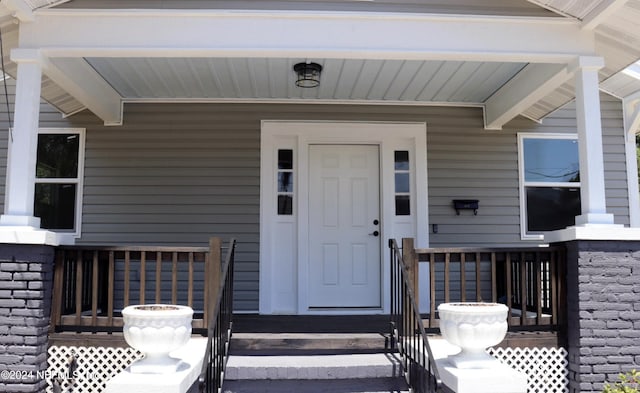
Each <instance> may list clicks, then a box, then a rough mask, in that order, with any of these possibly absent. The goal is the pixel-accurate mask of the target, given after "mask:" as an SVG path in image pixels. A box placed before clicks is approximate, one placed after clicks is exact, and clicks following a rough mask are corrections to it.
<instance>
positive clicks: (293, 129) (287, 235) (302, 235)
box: [260, 121, 429, 314]
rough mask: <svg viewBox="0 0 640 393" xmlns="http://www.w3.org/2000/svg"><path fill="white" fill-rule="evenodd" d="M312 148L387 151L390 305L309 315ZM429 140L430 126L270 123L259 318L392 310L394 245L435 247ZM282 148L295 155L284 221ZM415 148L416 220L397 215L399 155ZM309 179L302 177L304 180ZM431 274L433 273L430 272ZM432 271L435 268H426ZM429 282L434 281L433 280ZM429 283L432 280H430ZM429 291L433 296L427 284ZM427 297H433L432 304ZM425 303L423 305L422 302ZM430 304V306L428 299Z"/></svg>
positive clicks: (383, 228) (264, 140) (384, 230)
mask: <svg viewBox="0 0 640 393" xmlns="http://www.w3.org/2000/svg"><path fill="white" fill-rule="evenodd" d="M311 144H341V145H344V144H370V145H371V144H373V145H378V146H380V177H381V178H380V190H381V195H380V197H381V198H380V206H381V216H380V233H381V242H380V243H381V244H380V247H381V255H382V258H383V260H382V265H383V266H382V283H381V285H382V294H383V307H382V308H379V309H326V310H310V309H309V307H308V299H307V297H306V288H307V284H308V281H307V280H308V270H307V266H306V262H305V261H307V260H308V247H307V244H308V240H309V239H308V215H307V214H305V212H308V209H309V208H310V207H309V206H308V184H307V179H306V176H303V174H305V173H308V169H309V168H308V157H307V155H306V153H305V152H307V151H308V147H309V145H311ZM426 146H427V139H426V124H425V123H386V122H297V121H263V122H262V132H261V174H260V178H261V182H260V184H261V185H260V313H262V314H372V313H386V312H388V310H389V285H388V283H389V276H388V271H389V269H388V264H389V260H388V254H389V253H388V252H387V249H386V247H387V240H388V239H390V238H402V237H414V238H416V239H417V240H416V246H417V247H421V248H422V247H428V246H429V239H428V195H427V148H426ZM278 149H292V150H293V151H294V154H293V159H294V176H293V179H294V180H293V181H294V207H293V215H290V216H282V215H280V216H278V215H277V214H276V213H277V210H276V209H277V200H276V172H277V170H276V168H277V152H278ZM395 150H407V151H409V156H410V162H411V163H412V176H411V187H412V198H411V215H409V216H396V215H395V187H394V185H393V182H394V151H395ZM301 174H302V175H301ZM425 270H426V269H425ZM425 273H428V271H425ZM426 279H428V277H426ZM426 282H428V281H426ZM424 287H425V292H426V293H428V286H426V285H425V286H424ZM425 300H426V299H425ZM421 303H422V301H421ZM425 304H428V302H426V303H425Z"/></svg>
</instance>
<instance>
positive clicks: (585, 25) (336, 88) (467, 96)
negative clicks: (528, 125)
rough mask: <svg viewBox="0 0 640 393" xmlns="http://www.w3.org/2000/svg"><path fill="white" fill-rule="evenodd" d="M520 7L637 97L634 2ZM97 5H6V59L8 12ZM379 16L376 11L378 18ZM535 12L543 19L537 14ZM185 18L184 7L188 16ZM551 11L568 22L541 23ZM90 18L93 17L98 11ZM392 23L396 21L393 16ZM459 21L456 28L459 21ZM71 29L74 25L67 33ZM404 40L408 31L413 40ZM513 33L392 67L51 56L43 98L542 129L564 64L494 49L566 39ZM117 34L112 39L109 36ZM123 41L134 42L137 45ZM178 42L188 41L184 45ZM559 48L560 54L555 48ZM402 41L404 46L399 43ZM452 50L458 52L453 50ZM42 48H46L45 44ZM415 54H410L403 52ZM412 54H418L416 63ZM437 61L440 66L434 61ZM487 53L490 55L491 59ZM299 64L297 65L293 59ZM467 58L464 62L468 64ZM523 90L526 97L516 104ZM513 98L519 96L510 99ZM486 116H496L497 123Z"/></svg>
mask: <svg viewBox="0 0 640 393" xmlns="http://www.w3.org/2000/svg"><path fill="white" fill-rule="evenodd" d="M526 2H527V3H525V1H524V0H522V1H520V0H519V1H518V2H517V6H514V5H513V4H511V7H512V8H514V7H515V8H514V9H512V10H511V11H508V12H511V15H519V16H518V17H519V18H528V19H527V22H525V23H524V24H521V25H519V26H526V25H528V23H531V22H532V21H533V19H532V18H537V17H540V19H538V20H540V21H542V23H543V24H544V23H548V21H549V19H570V20H573V21H576V22H578V23H579V25H580V29H581V30H582V31H583V32H586V33H587V34H593V43H594V44H595V53H594V54H595V55H598V56H602V57H604V59H605V64H606V65H605V67H604V68H603V69H602V70H601V71H600V80H601V82H603V84H602V87H603V89H604V90H605V91H608V92H610V93H612V94H614V95H616V96H618V97H621V98H624V97H628V96H630V95H632V96H638V93H637V92H638V91H640V86H638V87H637V88H636V84H635V83H627V82H629V81H630V79H628V75H627V76H625V74H620V72H621V71H623V70H624V69H626V67H628V66H629V65H631V64H634V63H635V62H636V61H638V60H639V59H640V25H639V24H638V23H637V21H638V20H640V0H580V1H578V0H570V1H568V0H526ZM147 3H148V4H150V5H155V8H168V6H167V5H166V4H179V2H166V4H165V2H164V1H163V2H158V1H155V2H154V1H146V0H144V1H143V0H139V1H138V2H137V3H135V4H139V5H141V4H147ZM195 3H197V2H189V4H195ZM263 3H264V2H263ZM268 3H269V4H271V5H272V6H273V7H276V9H278V10H282V9H287V10H296V9H298V10H300V9H306V8H305V7H312V8H313V7H318V6H321V7H322V8H321V9H322V10H326V11H327V12H331V10H333V9H335V8H336V7H334V6H332V4H334V2H332V1H321V2H318V1H312V0H307V1H287V2H281V1H275V2H268ZM350 3H353V4H354V5H353V6H354V7H355V6H357V7H360V4H364V3H362V2H350ZM91 4H93V6H92V7H90V6H89V5H91ZM96 4H98V3H97V2H92V1H87V0H79V1H72V2H68V1H65V0H63V1H56V0H3V1H2V3H0V18H1V19H0V26H1V27H2V33H3V45H4V49H5V54H6V53H9V51H10V49H12V48H16V47H18V46H19V45H18V41H19V39H18V33H17V32H18V29H19V24H17V23H13V22H12V19H11V18H8V17H7V15H9V13H11V12H12V13H13V15H14V16H16V17H17V18H18V19H19V20H22V21H28V20H29V17H31V18H33V17H34V15H36V16H37V15H38V13H39V12H40V11H37V10H38V9H40V8H50V7H55V8H61V10H68V9H69V8H71V9H72V10H70V11H80V10H82V9H83V8H94V9H95V8H96ZM99 4H100V7H98V8H103V9H108V8H111V9H114V8H121V7H120V6H118V4H120V3H119V2H116V1H106V2H100V3H99ZM122 4H125V3H122ZM126 4H129V3H126ZM131 4H134V3H131ZM185 4H186V3H185ZM198 4H204V3H198ZM207 4H211V7H213V8H215V7H219V9H224V11H223V12H227V11H231V12H233V10H232V8H234V6H233V5H234V4H236V5H237V8H239V9H240V8H243V7H242V6H240V4H242V5H244V10H245V11H246V10H249V9H252V8H253V7H255V5H256V4H259V2H252V1H243V2H228V1H226V2H225V1H218V2H215V1H212V2H207ZM264 4H266V3H264ZM296 4H298V5H300V4H302V6H300V7H297V8H296ZM336 4H337V3H336ZM341 4H342V3H341ZM366 4H369V3H368V2H367V3H366ZM498 4H501V3H500V2H498V1H494V0H483V2H480V3H479V2H477V1H475V2H472V1H470V0H456V1H455V2H454V3H451V2H442V1H436V0H411V1H409V0H406V1H405V0H388V1H387V0H385V1H382V0H381V1H376V2H375V3H373V2H372V3H371V4H370V5H371V7H373V8H372V9H371V10H369V11H374V13H378V15H382V14H383V13H384V12H385V11H384V10H385V8H384V7H396V8H397V9H398V10H402V12H405V13H406V15H427V14H424V12H425V10H427V9H429V8H430V7H431V8H433V7H436V8H433V9H437V7H441V8H442V9H443V10H444V9H446V8H447V6H450V7H449V8H448V9H449V11H451V10H452V9H453V8H451V7H454V8H455V7H458V9H459V10H460V11H461V12H460V13H467V14H470V15H501V16H498V17H496V18H497V19H495V21H496V22H497V23H503V24H504V23H505V21H506V20H507V19H502V20H501V19H500V18H501V17H504V16H505V15H508V14H505V12H507V11H504V10H502V11H497V10H498V9H500V7H498V8H496V7H497V5H498ZM526 4H528V5H526ZM247 7H248V8H247ZM287 7H289V8H287ZM301 7H302V8H301ZM367 7H368V5H367ZM375 7H382V8H379V9H377V10H376V9H375ZM535 7H537V8H538V10H539V11H536V8H535ZM149 8H154V7H149ZM185 8H190V7H186V6H185ZM196 8H200V7H199V6H198V7H196ZM365 8H366V7H365ZM502 8H504V7H502ZM5 9H6V10H8V11H9V13H7V12H6V10H5ZM390 9H391V8H389V9H388V10H387V11H389V10H390ZM107 11H108V10H107ZM365 11H366V10H365ZM549 11H551V12H553V13H555V15H558V16H563V17H564V18H548V15H549ZM29 12H31V15H29ZM134 12H135V11H134ZM240 12H241V13H242V12H243V11H240ZM434 12H436V13H437V12H438V11H437V10H436V11H434ZM365 13H366V12H365ZM92 15H96V11H94V12H93V14H92ZM389 15H391V16H392V17H397V15H398V14H393V13H391V14H389ZM394 15H395V16H394ZM410 18H411V17H410ZM454 18H457V17H456V16H454ZM507 18H508V16H507ZM523 21H524V19H523ZM105 23H107V22H105ZM534 23H535V22H534ZM423 26H424V25H423ZM567 26H568V25H567ZM75 27H76V26H75V25H74V26H73V28H75ZM504 27H506V25H504ZM539 27H540V26H539ZM70 28H71V27H70ZM65 29H66V27H65ZM407 29H408V30H407V31H409V30H411V29H410V28H407ZM517 29H518V34H519V35H518V34H516V35H514V37H508V38H504V37H494V39H493V40H488V41H487V40H486V38H485V40H484V41H481V39H480V38H478V39H475V37H474V35H473V34H471V35H469V36H468V37H470V38H472V41H474V42H478V43H479V42H485V43H486V45H484V47H483V48H481V49H480V50H479V51H478V52H477V53H476V52H472V51H469V49H468V48H471V47H472V44H469V46H468V47H467V48H464V47H460V48H455V49H454V51H456V50H457V51H458V52H456V53H459V54H460V56H451V55H450V54H447V52H446V50H448V48H449V47H444V46H441V47H438V45H437V44H435V43H434V42H436V41H435V40H416V39H415V38H416V37H417V36H420V37H425V35H420V34H417V35H410V36H408V37H413V38H412V39H407V46H406V47H405V46H403V45H404V44H402V45H401V46H402V47H387V49H393V50H396V51H398V52H397V53H396V54H393V53H392V52H389V54H390V55H389V56H387V55H384V54H382V52H380V50H385V49H384V47H383V46H382V45H380V46H379V47H377V50H378V52H366V50H367V49H366V48H364V47H363V48H361V52H360V53H359V54H353V53H348V50H347V49H348V48H345V49H337V51H339V50H343V51H345V53H348V54H347V55H345V56H341V55H340V54H339V53H338V52H332V53H330V55H327V56H322V50H321V51H320V55H319V56H314V55H310V54H308V53H306V51H304V50H303V51H300V50H297V51H296V50H295V48H293V47H292V48H290V49H291V50H288V51H287V50H285V51H281V52H283V53H281V54H280V55H279V56H278V55H273V54H266V53H265V55H264V56H261V54H262V52H261V51H260V50H259V51H258V52H256V53H251V54H249V52H247V51H246V50H245V49H246V48H243V47H242V46H238V47H236V49H242V50H244V52H243V51H242V50H241V51H240V52H239V53H237V54H235V55H234V53H233V48H232V46H233V44H229V45H231V46H230V47H229V48H230V50H229V53H228V54H227V55H225V56H222V55H221V52H219V53H217V54H215V55H213V56H209V55H207V54H205V55H203V56H198V55H193V54H190V55H188V56H185V57H181V56H175V55H172V56H168V57H166V56H162V55H161V54H160V52H158V53H152V54H151V55H150V56H146V55H145V54H144V53H140V54H139V56H137V57H136V56H132V55H131V54H127V55H125V56H118V55H117V54H115V55H114V54H113V53H112V54H109V55H106V56H102V55H101V54H98V53H96V52H95V51H93V52H92V51H90V52H89V53H86V54H84V55H83V56H78V55H77V53H73V52H69V53H67V54H62V55H61V54H60V53H58V54H53V53H51V54H48V55H47V57H46V60H45V64H44V66H45V67H44V68H45V75H44V77H43V90H42V96H43V98H44V99H45V100H47V101H48V102H50V103H51V104H52V105H53V106H55V107H56V108H58V109H59V110H60V111H61V112H63V113H64V114H67V115H69V114H72V113H74V112H77V111H80V110H82V109H84V108H89V109H90V110H92V111H93V112H95V113H96V114H97V115H98V116H99V117H101V118H103V119H114V118H117V117H118V115H117V112H118V110H117V109H116V107H115V106H114V104H113V101H114V100H118V101H119V102H137V101H158V102H160V101H176V100H177V101H181V100H182V101H184V100H192V101H216V102H219V101H232V102H235V101H256V102H319V103H328V102H331V103H334V102H335V103H378V104H380V103H383V104H402V105H479V106H483V107H485V109H486V113H487V114H488V119H487V125H488V127H490V128H500V127H501V126H502V124H504V123H505V122H506V121H508V120H509V118H512V117H514V116H516V115H518V114H521V115H524V116H526V117H529V118H532V119H534V120H540V119H543V118H544V117H545V116H547V115H548V114H550V113H551V112H553V111H555V110H556V109H558V108H559V107H561V106H563V105H564V104H566V103H567V102H569V101H571V100H572V99H573V98H574V96H575V92H574V90H575V89H574V86H573V82H572V78H571V77H570V74H567V72H566V70H562V69H559V68H558V64H559V63H563V62H564V60H563V61H557V59H555V60H553V59H552V58H551V57H549V58H548V59H552V60H551V61H548V62H547V61H546V60H545V59H544V58H543V57H537V58H536V59H535V60H532V61H531V62H529V60H527V59H526V57H519V53H518V49H516V48H517V46H510V47H509V48H508V50H507V52H508V51H511V52H510V53H512V54H517V56H513V57H512V58H503V57H500V56H502V55H499V53H501V52H499V49H498V48H499V46H498V45H501V44H502V45H504V44H507V46H509V45H512V44H511V43H512V42H516V41H518V40H519V41H520V42H521V43H523V44H524V45H525V46H526V49H524V52H527V53H529V54H531V55H534V56H537V55H535V54H536V53H542V52H539V50H540V49H541V48H544V49H542V51H543V52H544V51H547V53H548V54H549V55H552V54H553V53H556V54H558V53H560V52H553V50H555V49H559V48H563V46H562V45H565V46H564V48H565V49H566V48H568V46H566V43H565V42H566V41H567V39H566V35H565V34H563V33H562V32H561V30H560V29H558V30H557V31H554V34H551V35H554V36H555V37H557V38H558V40H554V39H549V37H547V38H542V37H536V38H538V39H537V41H538V42H545V43H546V45H547V47H548V48H553V49H552V50H547V47H539V49H536V47H534V46H531V44H533V41H534V40H528V39H524V40H523V39H522V38H523V37H526V35H525V34H524V28H522V29H521V28H520V27H518V28H517ZM52 31H54V30H52ZM78 31H80V30H78ZM116 31H117V29H116V30H114V32H116ZM294 31H295V30H294ZM503 31H510V30H503ZM537 32H538V33H539V34H542V35H544V33H543V32H544V29H538V30H537ZM574 33H575V32H574ZM572 34H573V33H572ZM54 35H55V34H54ZM116 35H117V33H116ZM165 36H166V35H163V37H165ZM427 36H428V35H427ZM580 36H583V34H581V33H579V32H578V33H576V35H575V37H576V38H577V37H580ZM78 37H79V38H78V39H77V40H76V41H77V43H76V46H77V48H81V47H82V46H81V45H82V38H81V37H82V34H80V35H79V36H78ZM381 37H384V36H381ZM438 37H439V39H438V40H437V41H443V42H444V43H447V42H449V41H448V39H449V38H448V36H447V35H446V34H444V35H441V36H438ZM563 37H565V38H563ZM41 38H42V37H41ZM47 38H48V37H44V41H47ZM129 38H132V39H133V41H136V38H134V37H133V36H130V37H129ZM227 38H229V39H231V41H233V39H235V35H232V34H230V35H229V36H228V37H227ZM440 38H442V40H441V39H440ZM509 38H511V40H509ZM74 39H75V38H74ZM117 39H120V38H116V40H117ZM125 39H126V37H125ZM183 39H184V40H188V37H187V38H183ZM260 39H262V37H260ZM381 39H382V38H381ZM267 40H268V38H267ZM382 40H383V39H382ZM555 41H562V42H563V43H562V44H558V45H556V43H555ZM176 42H178V40H176ZM390 42H391V41H390ZM398 42H401V41H396V43H398ZM412 42H413V43H417V45H418V47H417V48H416V47H412V44H411V43H412ZM451 42H452V43H453V44H457V42H454V41H451ZM583 44H584V43H583ZM583 44H581V45H583ZM43 45H44V46H45V47H46V45H47V44H46V43H45V44H43ZM58 45H59V44H58ZM151 45H152V46H150V47H149V48H153V43H151ZM527 45H528V46H527ZM27 46H28V45H27ZM57 48H62V47H61V46H58V47H57ZM85 48H86V47H85ZM282 48H283V49H284V48H286V47H284V46H283V47H282ZM317 48H319V47H317ZM336 48H337V47H336ZM582 48H584V45H583V47H582ZM326 49H329V48H326V47H325V52H326ZM412 49H413V50H414V51H415V52H408V51H409V50H412ZM430 50H431V51H435V52H431V53H434V55H431V56H425V55H424V54H425V53H428V51H430ZM483 50H484V52H482V51H483ZM403 51H404V52H403ZM438 51H440V52H438ZM285 52H286V53H285ZM400 52H402V53H403V54H400ZM524 52H523V53H524ZM309 53H312V52H309ZM336 53H338V54H336ZM410 53H415V54H418V55H416V56H414V55H413V54H410ZM438 53H440V54H443V56H442V57H439V56H438ZM451 53H453V52H451ZM483 53H484V55H483ZM565 53H566V52H565ZM582 53H585V52H584V51H583V52H582ZM487 54H490V55H489V56H486V55H487ZM567 54H569V53H567ZM298 55H300V56H301V57H296V56H298ZM465 55H466V56H468V57H464V56H465ZM554 56H555V55H554ZM307 60H310V61H314V62H318V63H320V64H322V65H323V66H324V70H323V74H322V83H321V86H320V88H318V89H300V88H296V87H295V86H294V83H293V82H294V81H293V78H294V75H293V71H292V67H293V64H295V63H297V62H299V61H307ZM565 65H566V63H565ZM15 69H16V66H15V64H14V63H12V62H10V61H8V60H7V59H5V71H6V72H7V73H8V74H10V75H15ZM75 75H82V78H76V77H75ZM526 80H530V81H533V82H529V83H526V82H524V81H526ZM87 81H88V84H87ZM536 86H539V87H536ZM505 87H507V88H505ZM92 89H95V91H98V92H101V93H105V92H106V93H107V94H106V96H105V94H102V96H101V94H93V96H91V94H90V93H91V91H94V90H92ZM520 91H523V92H524V93H522V94H517V93H518V92H520ZM514 93H516V94H515V97H514ZM96 109H97V110H96ZM100 111H102V112H103V113H100ZM492 113H495V114H494V115H492ZM105 122H106V123H110V124H118V121H117V120H115V121H114V120H111V121H108V120H105Z"/></svg>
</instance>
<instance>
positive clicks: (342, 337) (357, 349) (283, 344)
mask: <svg viewBox="0 0 640 393" xmlns="http://www.w3.org/2000/svg"><path fill="white" fill-rule="evenodd" d="M387 346H388V337H386V336H385V335H383V334H379V333H234V334H233V336H232V337H231V345H230V353H231V354H232V355H305V354H306V355H311V354H313V355H322V354H325V355H328V354H354V353H380V352H384V351H385V350H386V348H387Z"/></svg>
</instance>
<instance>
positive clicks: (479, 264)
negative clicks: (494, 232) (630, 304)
mask: <svg viewBox="0 0 640 393" xmlns="http://www.w3.org/2000/svg"><path fill="white" fill-rule="evenodd" d="M402 247H403V253H404V255H409V256H410V259H411V260H412V261H409V262H408V265H409V267H408V268H409V269H413V270H415V273H414V275H413V276H414V277H416V279H415V285H416V287H417V285H418V283H417V277H418V275H419V273H418V270H419V269H429V279H430V304H429V312H428V313H429V316H428V318H427V319H426V320H425V325H426V326H427V327H429V328H437V327H438V326H439V319H438V318H437V311H436V310H437V306H438V305H439V304H440V303H449V302H483V301H484V302H498V303H504V304H506V305H507V306H508V307H509V309H510V317H509V318H508V323H509V327H510V328H511V329H512V330H513V329H516V330H517V329H545V328H548V329H555V328H557V327H558V326H559V325H560V324H561V323H562V318H563V316H564V315H566V313H565V310H566V289H565V282H566V257H565V250H564V248H562V247H537V248H495V249H489V248H427V249H414V246H413V240H412V239H403V244H402ZM406 250H410V252H409V253H407V252H406ZM411 250H412V251H411ZM421 309H423V310H424V308H421Z"/></svg>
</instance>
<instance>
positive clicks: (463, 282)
mask: <svg viewBox="0 0 640 393" xmlns="http://www.w3.org/2000/svg"><path fill="white" fill-rule="evenodd" d="M466 264H467V258H466V254H465V253H464V252H462V253H460V301H463V302H466V301H467V267H466Z"/></svg>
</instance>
